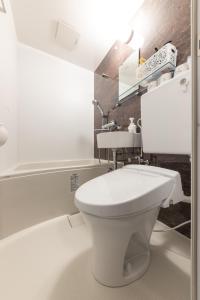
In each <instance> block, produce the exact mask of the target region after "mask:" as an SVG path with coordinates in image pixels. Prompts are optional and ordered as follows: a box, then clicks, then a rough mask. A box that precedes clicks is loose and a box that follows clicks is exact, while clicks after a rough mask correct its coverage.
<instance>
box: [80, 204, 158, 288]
mask: <svg viewBox="0 0 200 300" xmlns="http://www.w3.org/2000/svg"><path fill="white" fill-rule="evenodd" d="M158 212H159V208H158V207H156V208H154V209H151V210H149V211H146V212H143V213H142V214H138V215H130V216H126V217H120V218H110V219H109V218H99V217H96V216H92V215H88V214H85V213H83V216H84V219H85V220H86V223H87V224H88V225H89V227H90V229H91V233H92V239H93V253H92V273H93V275H94V277H95V279H96V280H97V281H98V282H99V283H101V284H103V285H106V286H109V287H120V286H124V285H128V284H130V283H132V282H133V281H135V280H137V279H139V278H140V277H142V275H143V274H144V273H145V272H146V270H147V268H148V266H149V264H150V248H149V241H150V237H151V234H152V230H153V227H154V225H155V222H156V219H157V216H158Z"/></svg>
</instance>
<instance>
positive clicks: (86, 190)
mask: <svg viewBox="0 0 200 300" xmlns="http://www.w3.org/2000/svg"><path fill="white" fill-rule="evenodd" d="M169 197H170V199H169ZM182 197H183V191H182V185H181V180H180V175H179V173H178V172H176V171H172V170H168V169H163V168H162V169H161V168H158V167H152V166H141V165H127V166H125V167H123V168H121V169H118V170H116V171H113V172H110V173H107V174H104V175H102V176H99V177H97V178H95V179H92V180H90V181H88V182H87V183H85V184H83V185H82V186H81V187H80V188H79V189H78V190H77V192H76V194H75V203H76V205H77V207H78V208H79V209H80V210H81V211H83V212H85V213H87V214H91V215H94V216H98V217H119V216H126V215H130V214H134V213H138V212H141V211H144V210H148V209H151V208H153V207H155V206H158V205H163V206H165V207H166V206H168V205H169V202H170V200H173V203H176V202H179V201H181V199H182ZM165 202H167V203H165Z"/></svg>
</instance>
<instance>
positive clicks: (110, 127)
mask: <svg viewBox="0 0 200 300" xmlns="http://www.w3.org/2000/svg"><path fill="white" fill-rule="evenodd" d="M102 129H103V130H109V131H114V130H120V129H121V126H120V125H117V122H116V121H115V120H112V121H110V122H109V123H107V124H105V125H103V126H102Z"/></svg>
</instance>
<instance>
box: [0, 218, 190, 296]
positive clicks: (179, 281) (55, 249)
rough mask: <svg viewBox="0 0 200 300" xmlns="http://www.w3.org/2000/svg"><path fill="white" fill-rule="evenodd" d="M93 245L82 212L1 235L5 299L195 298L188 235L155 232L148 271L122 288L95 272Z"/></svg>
mask: <svg viewBox="0 0 200 300" xmlns="http://www.w3.org/2000/svg"><path fill="white" fill-rule="evenodd" d="M68 218H70V222H69V219H68ZM156 226H158V227H157V229H158V228H159V229H161V228H163V229H165V228H166V227H165V226H163V225H162V224H160V223H159V224H157V225H156ZM91 248H92V241H91V236H90V233H89V231H88V230H87V228H86V226H85V225H84V223H83V222H82V221H81V220H79V216H78V215H74V216H71V217H68V216H60V217H58V218H55V219H52V220H49V221H47V222H44V223H41V224H38V225H36V226H33V227H30V228H28V229H26V230H24V231H21V232H18V233H16V234H14V235H12V236H9V237H8V238H5V239H3V240H1V241H0V283H1V284H0V286H1V288H0V299H1V300H97V299H104V300H122V299H126V300H133V299H148V300H155V299H159V300H161V299H162V300H174V299H181V300H188V299H190V241H189V239H187V238H186V237H184V236H183V235H180V234H178V233H177V232H168V233H153V235H152V238H151V251H152V255H151V264H150V267H149V268H148V271H147V272H146V273H145V276H143V277H142V278H141V279H140V280H138V281H137V282H135V283H133V284H131V285H129V286H126V287H122V288H117V289H113V288H108V287H105V286H102V285H100V284H99V283H97V282H96V280H95V279H94V277H93V276H92V272H91V265H90V255H91V252H90V251H91ZM169 287H170V288H169Z"/></svg>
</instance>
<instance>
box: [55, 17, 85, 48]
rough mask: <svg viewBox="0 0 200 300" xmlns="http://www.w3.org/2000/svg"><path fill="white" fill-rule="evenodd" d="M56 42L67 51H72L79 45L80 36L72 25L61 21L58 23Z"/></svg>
mask: <svg viewBox="0 0 200 300" xmlns="http://www.w3.org/2000/svg"><path fill="white" fill-rule="evenodd" d="M55 38H56V41H57V42H58V43H59V45H61V46H62V47H64V48H65V49H67V50H69V51H72V50H74V49H75V47H76V46H77V44H78V41H79V38H80V34H79V33H78V32H76V31H75V30H74V29H73V28H72V27H71V26H70V25H68V24H66V23H64V22H61V21H59V22H58V23H57V30H56V36H55Z"/></svg>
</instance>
